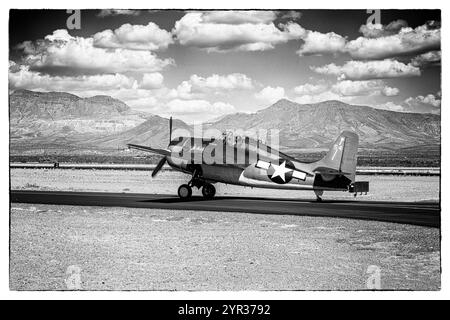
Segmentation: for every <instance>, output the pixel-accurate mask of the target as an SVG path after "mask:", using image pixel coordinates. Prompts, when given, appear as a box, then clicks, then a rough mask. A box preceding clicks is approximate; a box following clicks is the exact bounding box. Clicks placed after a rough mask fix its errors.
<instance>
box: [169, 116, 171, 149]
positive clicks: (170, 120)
mask: <svg viewBox="0 0 450 320" xmlns="http://www.w3.org/2000/svg"><path fill="white" fill-rule="evenodd" d="M171 142H172V117H170V119H169V145H170V143H171Z"/></svg>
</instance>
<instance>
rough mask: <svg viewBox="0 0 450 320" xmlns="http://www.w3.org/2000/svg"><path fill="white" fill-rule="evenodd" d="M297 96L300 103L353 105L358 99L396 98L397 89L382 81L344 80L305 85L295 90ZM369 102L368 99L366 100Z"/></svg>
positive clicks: (295, 98) (296, 99)
mask: <svg viewBox="0 0 450 320" xmlns="http://www.w3.org/2000/svg"><path fill="white" fill-rule="evenodd" d="M294 92H295V94H296V96H295V97H294V100H295V101H296V102H298V103H302V104H305V103H306V104H307V103H317V102H322V101H327V100H339V101H343V102H347V103H352V102H355V101H357V100H360V99H358V98H368V97H371V98H370V99H373V97H376V96H387V97H391V96H396V95H398V93H399V90H398V89H397V88H392V87H389V86H388V85H386V83H385V82H384V81H382V80H358V81H351V80H344V81H338V82H336V83H334V84H325V83H319V84H309V83H308V84H303V85H300V86H297V87H295V88H294ZM365 100H366V101H367V99H365Z"/></svg>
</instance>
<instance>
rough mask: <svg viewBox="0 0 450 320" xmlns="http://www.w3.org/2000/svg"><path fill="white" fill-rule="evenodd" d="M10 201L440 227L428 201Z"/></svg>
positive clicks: (100, 197) (40, 196) (43, 197)
mask: <svg viewBox="0 0 450 320" xmlns="http://www.w3.org/2000/svg"><path fill="white" fill-rule="evenodd" d="M11 202H13V203H14V202H15V203H34V204H56V205H76V206H102V207H132V208H149V209H152V208H153V209H155V208H158V209H175V210H202V211H225V212H247V213H256V214H275V215H276V214H282V215H301V216H317V217H330V218H331V217H333V218H348V219H360V220H373V221H383V222H393V223H402V224H411V225H418V226H425V227H433V228H440V225H441V221H440V220H441V219H440V205H439V203H430V202H380V201H359V200H355V201H342V200H340V201H333V200H324V201H323V202H320V203H319V202H316V201H312V200H298V199H271V198H252V197H216V198H214V199H212V200H205V199H203V198H202V197H192V199H190V200H189V201H186V200H181V199H179V198H178V197H177V196H175V195H164V194H138V193H104V192H61V191H59V192H56V191H22V190H12V191H11Z"/></svg>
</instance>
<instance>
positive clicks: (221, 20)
mask: <svg viewBox="0 0 450 320" xmlns="http://www.w3.org/2000/svg"><path fill="white" fill-rule="evenodd" d="M202 16H203V21H204V22H206V23H217V24H245V23H252V24H260V23H263V24H266V23H270V22H272V21H274V20H275V19H276V18H277V13H276V12H275V11H261V10H249V11H209V12H204V13H203V14H202Z"/></svg>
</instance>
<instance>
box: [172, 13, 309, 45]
mask: <svg viewBox="0 0 450 320" xmlns="http://www.w3.org/2000/svg"><path fill="white" fill-rule="evenodd" d="M275 17H276V15H275V13H267V12H265V11H258V12H256V13H254V14H252V13H250V14H249V13H248V12H233V11H232V12H228V13H227V12H220V11H219V12H212V13H210V12H190V13H187V14H186V15H184V16H183V17H182V18H181V19H180V20H178V21H177V22H176V23H175V27H174V29H173V30H172V33H173V34H174V35H175V37H176V39H177V40H178V42H179V43H180V44H181V45H186V46H193V47H198V48H202V49H206V50H208V51H217V52H227V51H264V50H269V49H273V48H274V47H275V45H277V44H279V43H286V42H287V41H289V40H292V39H298V38H299V37H300V35H301V34H303V33H304V32H305V30H304V29H303V28H302V27H300V26H299V25H298V24H296V23H292V22H290V23H287V24H280V25H279V27H278V28H277V27H276V26H275V25H274V23H273V22H272V20H273V19H274V18H275Z"/></svg>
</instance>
